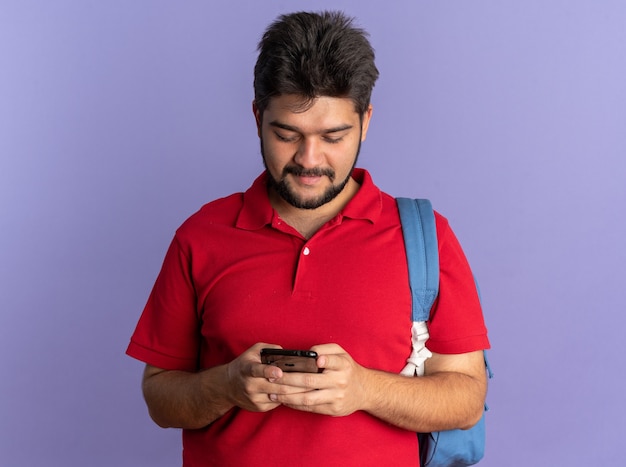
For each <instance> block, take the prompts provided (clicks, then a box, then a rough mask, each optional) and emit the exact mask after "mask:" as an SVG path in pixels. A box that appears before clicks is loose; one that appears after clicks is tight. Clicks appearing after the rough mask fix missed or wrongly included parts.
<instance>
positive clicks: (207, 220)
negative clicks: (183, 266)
mask: <svg viewBox="0 0 626 467" xmlns="http://www.w3.org/2000/svg"><path fill="white" fill-rule="evenodd" d="M242 206H243V193H233V194H232V195H229V196H226V197H224V198H219V199H216V200H213V201H211V202H209V203H207V204H205V205H204V206H202V207H201V208H200V209H199V210H198V211H196V212H195V213H194V214H192V215H191V216H190V217H189V218H188V219H187V220H185V222H183V223H182V225H181V226H180V227H179V228H178V229H177V230H176V236H177V237H178V239H179V241H180V240H185V239H189V238H195V237H197V236H198V235H200V234H202V233H207V232H209V231H211V230H212V229H214V228H216V227H220V226H221V227H232V226H234V224H235V222H236V221H237V216H238V215H239V212H240V211H241V208H242Z"/></svg>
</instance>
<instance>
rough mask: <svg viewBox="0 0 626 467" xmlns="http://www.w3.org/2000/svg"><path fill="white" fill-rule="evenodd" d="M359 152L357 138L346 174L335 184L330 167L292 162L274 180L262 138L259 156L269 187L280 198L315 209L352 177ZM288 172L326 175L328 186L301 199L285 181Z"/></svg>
mask: <svg viewBox="0 0 626 467" xmlns="http://www.w3.org/2000/svg"><path fill="white" fill-rule="evenodd" d="M360 152H361V141H360V138H359V146H358V147H357V150H356V154H355V156H354V163H353V164H352V167H351V168H350V170H349V171H348V175H347V176H346V177H345V178H344V179H343V180H341V181H340V182H339V183H338V184H335V178H336V174H335V171H334V170H333V169H331V168H326V169H321V168H313V169H305V168H304V167H301V166H299V165H294V164H292V165H287V166H285V168H284V169H283V172H282V174H281V177H280V179H279V180H276V179H275V178H274V177H273V176H272V174H271V173H270V171H269V170H268V169H267V163H266V162H265V149H264V147H263V138H261V156H262V157H263V165H264V166H265V171H266V172H267V179H268V185H269V187H270V188H273V189H274V190H275V191H276V193H278V195H279V196H280V197H281V198H282V199H284V200H285V201H287V202H288V203H289V204H291V205H292V206H293V207H295V208H298V209H317V208H319V207H321V206H323V205H325V204H326V203H329V202H330V201H332V200H333V199H335V198H336V197H337V195H339V193H341V192H342V191H343V189H344V188H345V186H346V185H347V184H348V181H350V177H352V172H353V171H354V167H355V166H356V162H357V159H358V158H359V153H360ZM289 174H291V175H295V176H304V177H308V176H311V177H320V176H326V177H328V178H329V180H330V186H329V187H328V188H326V190H325V191H324V193H322V194H321V195H319V196H318V197H317V198H312V199H303V198H302V197H301V196H298V194H297V193H296V192H295V191H294V190H293V189H292V187H291V185H290V184H289V181H287V175H289Z"/></svg>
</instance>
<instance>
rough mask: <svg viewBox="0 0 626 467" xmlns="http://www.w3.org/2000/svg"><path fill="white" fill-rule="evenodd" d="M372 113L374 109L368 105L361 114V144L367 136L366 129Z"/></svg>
mask: <svg viewBox="0 0 626 467" xmlns="http://www.w3.org/2000/svg"><path fill="white" fill-rule="evenodd" d="M373 112H374V107H372V104H370V105H369V106H368V107H367V110H366V111H365V112H364V113H363V119H362V123H361V142H363V141H365V137H366V136H367V129H368V128H369V127H370V120H371V119H372V113H373Z"/></svg>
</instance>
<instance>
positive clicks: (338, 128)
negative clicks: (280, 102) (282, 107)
mask: <svg viewBox="0 0 626 467" xmlns="http://www.w3.org/2000/svg"><path fill="white" fill-rule="evenodd" d="M269 125H270V126H273V127H275V128H281V129H283V130H287V131H293V132H295V133H302V131H301V130H300V129H299V128H298V127H295V126H291V125H287V124H286V123H281V122H278V121H276V120H274V121H271V122H269ZM352 128H353V125H349V124H344V125H339V126H336V127H333V128H327V129H325V130H321V131H318V132H317V133H318V134H321V135H326V134H328V133H339V132H340V131H345V130H350V129H352Z"/></svg>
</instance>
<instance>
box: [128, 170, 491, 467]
mask: <svg viewBox="0 0 626 467" xmlns="http://www.w3.org/2000/svg"><path fill="white" fill-rule="evenodd" d="M353 176H354V178H355V179H356V180H357V181H358V182H359V184H360V185H361V187H360V189H359V191H358V192H357V194H356V195H355V196H354V197H353V199H352V200H351V201H350V202H349V203H348V204H347V205H346V206H345V208H344V209H343V210H342V211H341V212H340V213H339V214H338V215H337V216H336V217H335V218H334V219H332V220H331V221H329V222H328V223H326V224H325V225H324V226H323V227H322V228H321V229H320V230H319V231H318V232H316V233H315V235H313V237H311V238H310V239H309V240H307V239H305V238H303V237H302V236H301V235H300V234H299V233H298V232H297V231H296V230H294V229H293V228H292V227H290V226H289V225H287V224H286V223H285V222H284V221H283V220H282V219H281V218H280V217H279V216H278V214H277V213H276V212H275V211H274V210H273V209H272V207H271V205H270V202H269V198H268V195H267V187H266V177H265V175H261V176H260V177H259V178H257V180H255V182H254V184H253V185H252V186H251V187H250V188H249V189H248V190H247V191H246V192H245V193H237V194H233V195H231V196H229V197H226V198H222V199H219V200H216V201H213V202H211V203H209V204H207V205H205V206H204V207H202V209H201V210H200V211H198V212H197V213H196V214H194V215H193V216H191V217H190V218H189V219H188V220H187V221H186V222H185V223H184V224H183V225H182V226H181V227H180V228H179V229H178V231H177V232H176V235H175V237H174V240H173V241H172V244H171V246H170V248H169V250H168V252H167V255H166V257H165V260H164V263H163V267H162V269H161V272H160V274H159V276H158V278H157V280H156V283H155V285H154V289H153V290H152V293H151V295H150V297H149V299H148V303H147V305H146V307H145V309H144V312H143V314H142V316H141V319H140V320H139V323H138V325H137V329H136V330H135V333H134V334H133V336H132V339H131V343H130V345H129V347H128V350H127V353H128V354H129V355H131V356H133V357H135V358H137V359H139V360H142V361H144V362H146V363H148V364H150V365H153V366H155V367H159V368H163V369H171V370H173V369H177V370H186V371H196V370H198V369H203V368H209V367H212V366H215V365H220V364H224V363H227V362H229V361H231V360H232V359H234V358H235V357H237V356H238V355H239V354H241V353H242V352H243V351H245V350H246V349H248V348H249V347H250V346H251V345H253V344H255V343H257V342H268V343H274V344H279V345H282V346H283V347H284V348H302V349H308V348H310V347H311V346H313V345H315V344H324V343H337V344H339V345H341V346H342V347H343V348H344V349H345V350H346V351H348V352H349V353H350V355H351V356H352V357H353V358H354V359H355V360H356V361H357V362H358V363H360V364H361V365H363V366H366V367H369V368H376V369H380V370H384V371H389V372H393V373H399V372H400V370H401V369H402V368H403V367H404V365H405V363H406V358H407V357H408V356H409V354H410V352H411V297H410V292H409V285H408V272H407V266H406V259H405V253H404V244H403V239H402V231H401V227H400V221H399V216H398V210H397V207H396V203H395V200H394V199H393V198H392V197H391V196H389V195H387V194H384V193H382V192H381V191H380V190H379V189H378V188H377V187H376V186H375V185H374V184H373V182H372V180H371V178H370V176H369V174H368V173H367V172H366V171H364V170H359V169H357V170H355V172H354V175H353ZM436 219H437V233H438V237H439V255H440V269H441V279H440V295H439V298H438V300H437V303H436V307H435V308H434V309H433V312H432V313H431V322H430V323H429V330H430V340H429V341H428V347H429V348H430V349H431V350H432V351H434V352H438V353H462V352H470V351H474V350H480V349H485V348H488V347H489V342H488V339H487V331H486V329H485V325H484V322H483V317H482V313H481V310H480V305H479V302H478V298H477V294H476V290H475V286H474V282H473V278H472V273H471V271H470V269H469V266H468V265H467V261H466V260H465V256H464V255H463V252H462V250H461V248H460V246H459V244H458V242H457V240H456V238H455V236H454V234H453V233H452V231H451V230H450V227H449V226H448V223H447V221H446V220H445V219H444V218H443V217H441V216H440V215H437V216H436ZM183 444H184V451H183V458H184V465H185V466H205V465H233V466H242V465H277V466H278V465H285V466H291V465H300V466H308V465H310V466H320V465H360V466H365V465H375V466H384V465H403V466H405V465H418V456H417V438H416V436H415V433H411V432H407V431H404V430H401V429H398V428H395V427H393V426H391V425H389V424H387V423H384V422H382V421H380V420H378V419H376V418H374V417H372V416H370V415H368V414H366V413H363V412H357V413H355V414H353V415H350V416H347V417H337V418H334V417H328V416H323V415H316V414H311V413H305V412H299V411H295V410H291V409H288V408H285V407H278V408H277V409H275V410H272V411H270V412H267V413H252V412H248V411H245V410H241V409H238V408H235V409H233V410H231V411H230V412H229V413H227V414H226V415H224V416H223V417H221V418H220V419H219V420H216V421H215V422H214V423H212V424H211V425H210V426H208V427H206V428H204V429H202V430H184V432H183Z"/></svg>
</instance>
